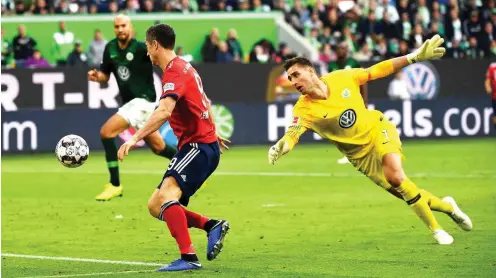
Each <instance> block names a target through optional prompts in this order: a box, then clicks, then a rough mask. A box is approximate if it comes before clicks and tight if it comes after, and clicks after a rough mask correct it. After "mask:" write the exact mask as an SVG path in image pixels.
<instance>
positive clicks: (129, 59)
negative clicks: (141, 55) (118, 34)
mask: <svg viewBox="0 0 496 278" xmlns="http://www.w3.org/2000/svg"><path fill="white" fill-rule="evenodd" d="M126 59H127V60H128V61H132V60H133V59H134V55H133V53H131V52H128V53H127V54H126Z"/></svg>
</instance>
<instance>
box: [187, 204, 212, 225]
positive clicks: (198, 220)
mask: <svg viewBox="0 0 496 278" xmlns="http://www.w3.org/2000/svg"><path fill="white" fill-rule="evenodd" d="M183 211H184V214H185V215H186V219H187V221H188V228H197V229H202V230H203V229H204V227H205V223H207V221H208V218H207V217H205V216H203V215H199V214H198V213H194V212H192V211H189V210H187V209H186V208H184V207H183Z"/></svg>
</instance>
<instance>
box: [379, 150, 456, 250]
mask: <svg viewBox="0 0 496 278" xmlns="http://www.w3.org/2000/svg"><path fill="white" fill-rule="evenodd" d="M382 162H383V169H384V176H385V178H386V180H387V181H388V183H389V184H391V185H392V186H393V187H394V188H395V189H396V191H398V192H399V193H400V194H401V196H402V197H403V200H405V201H406V203H407V204H408V205H409V206H410V207H411V208H412V210H413V211H414V212H415V214H417V216H418V217H419V218H420V219H422V221H423V222H424V223H425V224H426V225H427V227H429V229H430V230H431V231H432V232H433V235H434V238H435V239H436V240H437V241H438V243H439V244H451V243H452V242H453V238H452V237H451V236H450V235H449V234H448V233H446V232H445V231H444V230H443V229H442V227H441V225H439V223H438V222H437V220H436V218H435V217H434V214H433V213H432V211H431V209H430V207H429V205H428V204H427V198H425V197H422V195H421V194H420V190H419V188H418V187H417V186H416V185H415V184H414V183H413V182H412V181H411V180H410V179H409V178H408V177H406V175H405V173H404V172H403V168H402V165H401V157H400V155H399V154H397V153H388V154H386V155H384V157H383V161H382Z"/></svg>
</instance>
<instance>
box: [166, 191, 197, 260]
mask: <svg viewBox="0 0 496 278" xmlns="http://www.w3.org/2000/svg"><path fill="white" fill-rule="evenodd" d="M162 217H163V220H164V221H165V222H166V223H167V227H169V231H170V233H171V235H172V237H173V238H175V239H176V242H177V245H178V246H179V251H180V252H181V254H194V253H195V249H194V248H193V244H192V243H191V237H190V236H189V231H188V223H187V220H186V215H185V214H184V211H183V209H182V207H181V205H180V204H179V202H177V201H173V202H168V203H166V204H164V206H162Z"/></svg>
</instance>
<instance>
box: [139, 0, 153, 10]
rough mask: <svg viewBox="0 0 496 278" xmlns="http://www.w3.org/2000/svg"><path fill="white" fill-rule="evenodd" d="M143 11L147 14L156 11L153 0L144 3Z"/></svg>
mask: <svg viewBox="0 0 496 278" xmlns="http://www.w3.org/2000/svg"><path fill="white" fill-rule="evenodd" d="M142 11H143V12H145V13H151V12H153V11H154V7H153V1H152V0H145V1H143V7H142Z"/></svg>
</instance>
